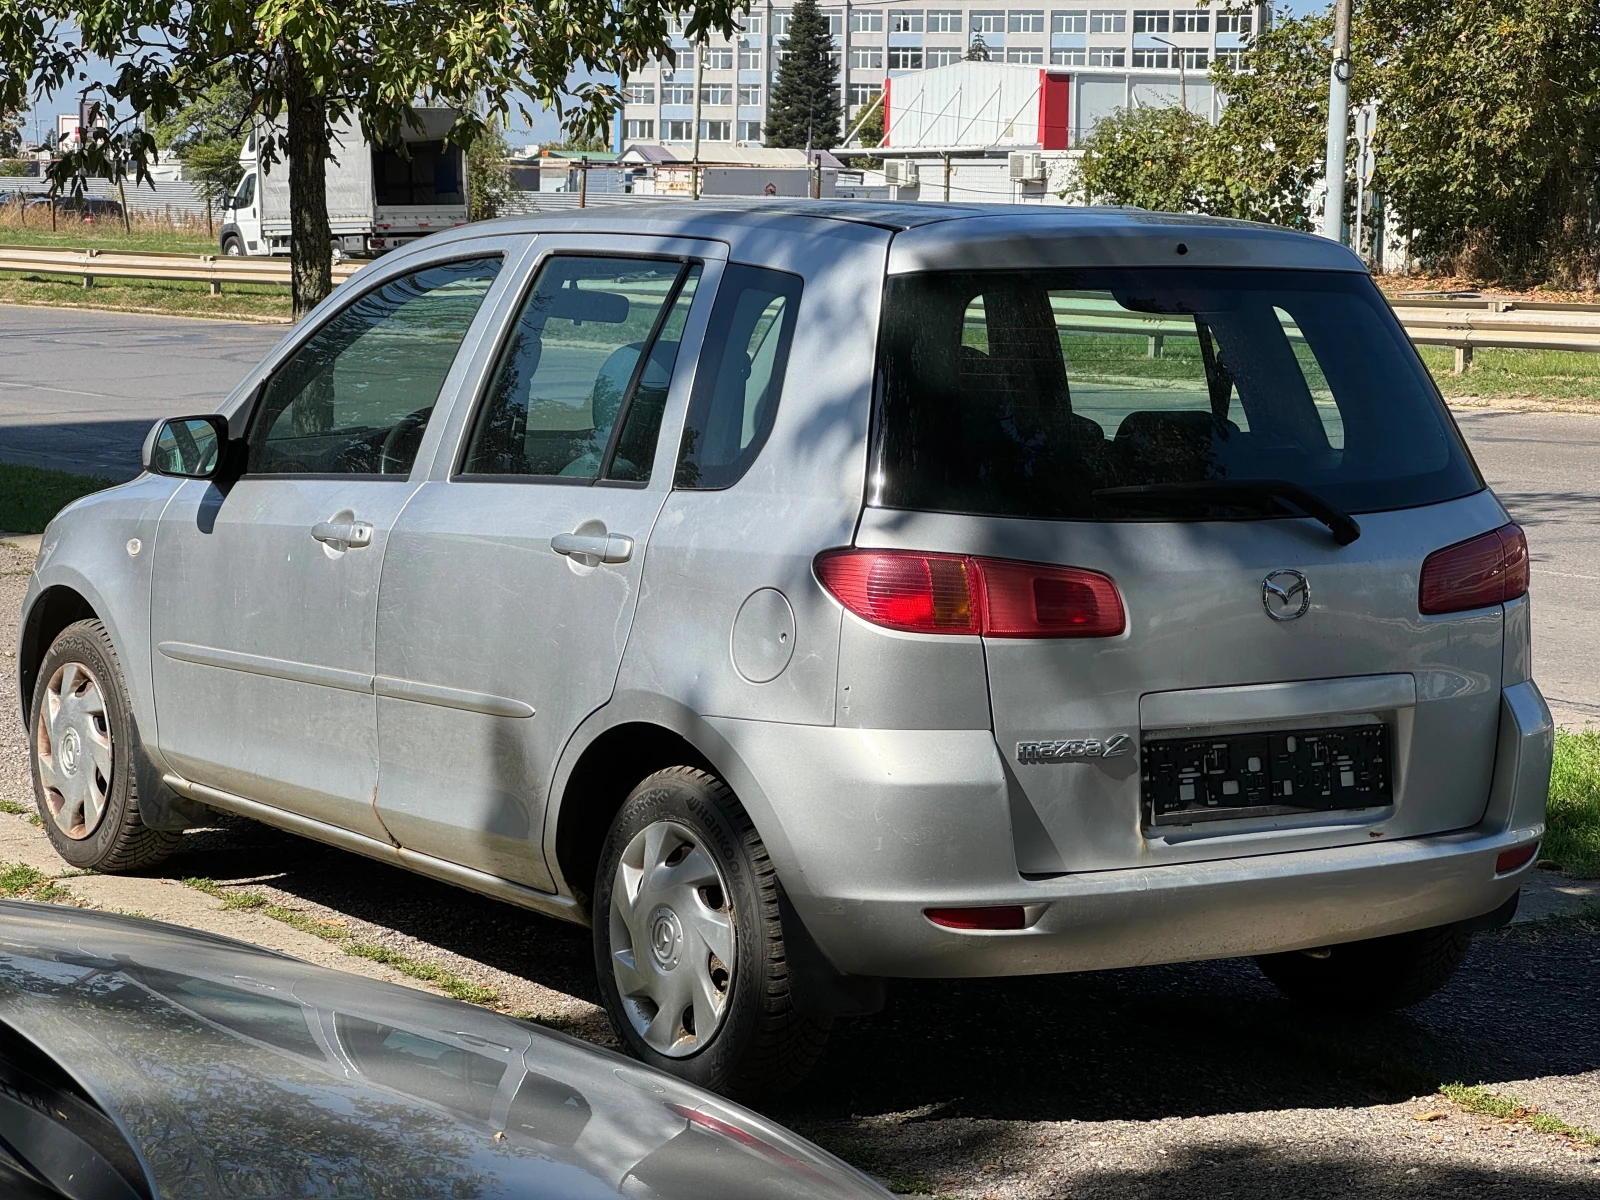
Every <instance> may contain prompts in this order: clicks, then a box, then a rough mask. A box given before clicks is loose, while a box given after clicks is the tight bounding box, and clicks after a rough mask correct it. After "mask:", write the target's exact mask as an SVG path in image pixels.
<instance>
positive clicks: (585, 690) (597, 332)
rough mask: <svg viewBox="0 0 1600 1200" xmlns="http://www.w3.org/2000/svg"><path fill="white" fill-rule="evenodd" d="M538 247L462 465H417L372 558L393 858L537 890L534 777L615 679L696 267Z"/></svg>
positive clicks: (382, 811)
mask: <svg viewBox="0 0 1600 1200" xmlns="http://www.w3.org/2000/svg"><path fill="white" fill-rule="evenodd" d="M538 247H539V248H541V249H546V248H547V249H548V250H549V251H551V253H548V254H546V255H545V256H544V257H543V258H542V259H541V260H540V262H539V264H538V268H537V269H538V271H539V274H538V276H537V279H536V280H535V282H534V284H533V285H532V286H531V287H530V290H529V294H528V297H527V299H526V300H525V302H524V304H523V306H522V308H521V309H520V310H519V312H518V314H517V316H516V318H515V319H514V321H513V322H512V324H511V326H510V327H509V329H508V332H507V334H506V337H505V340H504V344H503V346H502V347H501V348H499V350H498V351H497V352H496V354H495V355H493V356H485V362H484V367H483V375H484V378H485V379H486V381H487V382H486V386H485V388H484V390H483V398H482V401H481V404H482V408H481V411H480V412H477V413H475V414H474V415H473V416H472V417H471V419H470V420H469V421H468V422H466V423H463V425H462V427H461V429H460V431H459V438H458V444H460V445H462V447H463V449H462V456H461V466H462V472H461V473H460V474H459V475H456V476H455V477H454V478H450V477H448V476H445V477H441V476H442V475H445V472H443V471H440V470H439V468H438V466H437V465H436V468H435V471H434V478H432V479H430V481H429V482H428V483H426V484H425V485H424V486H423V487H422V488H421V489H420V490H419V491H418V492H417V494H416V496H415V497H414V498H413V499H412V500H411V501H410V503H408V504H407V506H406V508H405V510H404V512H403V513H402V514H401V516H400V518H399V520H398V522H397V523H396V526H395V529H394V531H393V534H392V536H391V539H390V542H389V547H388V550H387V552H386V556H385V561H384V573H383V588H382V594H381V597H380V603H379V612H378V639H377V679H378V685H377V687H378V699H377V720H378V731H379V744H380V758H381V767H380V778H379V786H378V801H377V808H378V813H379V815H380V816H381V818H382V820H383V822H384V824H385V826H386V827H387V828H388V830H389V832H390V833H391V834H392V835H393V836H394V838H395V839H396V840H398V841H399V842H400V843H401V844H402V845H404V846H406V847H408V848H410V849H415V850H418V851H421V852H423V853H427V854H432V855H436V856H438V857H440V858H444V859H447V860H449V861H452V862H457V863H461V864H463V865H465V866H470V867H473V868H476V869H478V870H483V871H487V872H490V873H492V874H495V875H498V876H501V877H503V878H506V879H511V880H514V881H516V882H519V883H524V884H528V885H530V886H534V887H549V886H551V875H550V872H549V870H548V869H547V867H546V865H545V861H544V856H543V853H542V831H543V821H544V812H545V803H546V798H547V793H548V789H549V786H550V779H551V776H552V775H553V773H554V770H555V766H556V762H557V760H558V758H559V756H560V754H561V751H562V749H563V747H564V746H565V745H566V743H567V740H568V738H569V737H570V736H571V734H572V731H573V730H574V729H576V728H577V726H578V725H579V723H581V722H582V720H583V719H584V718H585V717H586V716H588V715H589V714H590V713H591V712H593V711H594V710H595V709H597V708H599V707H600V706H601V705H603V704H604V703H606V701H607V700H608V699H609V698H610V696H611V693H612V689H613V687H614V685H615V681H616V674H617V669H618V665H619V664H620V662H621V660H622V654H623V650H624V648H625V646H626V644H627V639H628V632H629V628H630V626H631V623H632V620H633V612H634V607H635V604H636V602H637V598H638V590H639V578H640V574H641V572H642V568H643V560H644V552H645V545H646V542H647V539H648V537H649V534H650V529H651V526H652V525H653V524H654V522H655V519H656V515H657V513H658V512H659V511H660V508H661V505H662V502H663V501H664V499H665V497H666V495H667V492H668V488H669V486H670V483H671V466H670V463H671V461H672V457H673V452H674V451H675V450H676V445H677V442H676V436H677V430H678V428H679V427H680V426H681V424H682V411H683V405H684V403H685V397H686V395H687V392H686V390H685V389H686V388H687V387H688V386H689V384H690V383H691V382H692V374H693V365H694V362H695V358H696V353H697V350H698V346H699V341H700V337H701V327H702V326H703V325H704V321H705V312H706V309H707V306H708V303H709V299H708V297H709V294H710V292H711V291H712V290H713V288H714V284H715V276H716V274H717V266H716V264H715V263H714V262H703V261H695V262H693V263H691V262H689V261H687V260H686V259H685V258H683V257H681V256H683V255H685V254H686V253H687V252H688V249H687V248H686V247H685V245H684V244H683V243H680V242H677V241H676V240H675V239H635V238H621V237H619V238H604V239H599V238H559V237H558V238H540V239H539V242H538ZM705 249H706V248H705V247H704V246H703V245H700V246H699V248H698V249H696V250H695V253H696V254H697V255H699V254H702V253H704V251H705ZM580 251H587V252H590V253H589V254H588V255H583V254H580V253H579V252H580ZM595 251H602V252H604V251H610V252H611V253H612V254H620V253H628V252H632V253H634V254H675V255H678V256H680V257H675V258H673V259H661V260H657V261H651V260H648V259H631V260H630V259H627V258H623V259H620V260H619V259H618V258H615V257H610V258H608V257H605V256H604V255H603V253H602V254H601V255H599V256H595V255H594V254H593V252H595ZM491 360H492V361H491ZM662 430H665V431H666V432H665V433H661V432H660V431H662ZM658 434H659V436H658ZM441 453H442V454H443V453H447V451H441ZM447 466H448V464H447Z"/></svg>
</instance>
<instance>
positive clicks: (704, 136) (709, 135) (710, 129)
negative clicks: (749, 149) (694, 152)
mask: <svg viewBox="0 0 1600 1200" xmlns="http://www.w3.org/2000/svg"><path fill="white" fill-rule="evenodd" d="M700 140H701V141H702V142H731V141H733V122H732V121H701V122H700Z"/></svg>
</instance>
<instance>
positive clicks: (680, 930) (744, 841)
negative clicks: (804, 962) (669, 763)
mask: <svg viewBox="0 0 1600 1200" xmlns="http://www.w3.org/2000/svg"><path fill="white" fill-rule="evenodd" d="M593 918H594V954H595V968H596V971H597V973H598V975H599V981H600V993H601V996H602V998H603V999H604V1002H605V1007H606V1012H607V1014H608V1015H609V1016H610V1018H611V1024H612V1027H613V1028H614V1029H615V1030H616V1033H617V1038H618V1040H620V1041H621V1042H622V1044H623V1045H624V1046H625V1047H627V1049H628V1051H629V1052H630V1053H632V1054H633V1055H634V1056H635V1057H636V1058H639V1059H642V1060H643V1061H644V1062H646V1063H648V1064H650V1065H651V1066H653V1067H658V1068H660V1069H661V1070H664V1071H667V1072H669V1073H670V1074H673V1075H676V1076H678V1077H679V1078H680V1079H685V1080H688V1081H689V1082H691V1083H694V1084H698V1085H699V1086H701V1087H707V1088H712V1089H714V1090H716V1091H720V1092H724V1093H726V1094H728V1095H735V1096H740V1097H751V1096H755V1095H772V1094H775V1093H777V1092H780V1091H782V1090H784V1089H785V1088H787V1087H790V1086H792V1085H793V1084H795V1083H797V1082H799V1081H800V1080H801V1079H802V1078H804V1077H805V1075H806V1073H807V1072H809V1071H810V1069H811V1068H812V1066H813V1065H814V1064H815V1063H816V1061H817V1059H818V1057H819V1056H820V1055H821V1053H822V1048H823V1046H824V1045H825V1044H826V1042H827V1038H828V1032H829V1030H830V1029H831V1028H832V1021H831V1020H830V1019H828V1018H819V1017H809V1016H803V1015H801V1014H800V1013H799V1012H797V1011H796V1009H795V1007H794V1001H793V996H792V994H791V990H790V982H791V981H790V978H789V968H788V961H787V957H786V955H785V952H784V943H783V930H782V925H781V923H780V920H779V910H778V879H777V873H776V871H775V870H774V869H773V866H772V861H771V859H769V858H768V857H767V851H766V847H765V846H764V845H763V844H762V842H761V838H760V836H759V835H758V834H757V833H756V830H755V826H754V825H753V824H751V821H750V818H749V816H748V815H746V813H745V811H744V808H743V807H742V806H741V805H740V804H739V801H738V800H737V799H736V798H735V797H734V795H733V793H732V792H731V791H730V790H729V789H728V786H727V785H726V784H725V783H723V782H722V781H721V780H720V779H718V778H717V777H716V776H714V775H710V774H707V773H706V772H704V771H699V770H696V769H694V768H692V767H671V768H668V769H667V770H664V771H657V772H656V773H655V774H654V775H651V776H650V777H649V778H648V779H646V780H645V781H644V782H642V783H641V784H639V786H638V787H636V788H634V790H633V793H632V794H631V795H630V796H629V797H628V799H627V802H626V803H624V804H623V806H622V809H621V811H620V812H618V814H617V817H616V820H615V821H613V822H612V826H611V832H610V834H609V835H608V836H607V838H606V843H605V846H604V847H603V848H602V850H601V853H600V865H599V869H598V871H597V873H596V878H595V889H594V912H593Z"/></svg>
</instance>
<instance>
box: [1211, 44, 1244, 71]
mask: <svg viewBox="0 0 1600 1200" xmlns="http://www.w3.org/2000/svg"><path fill="white" fill-rule="evenodd" d="M1211 60H1212V61H1213V62H1219V63H1223V64H1224V65H1226V66H1229V67H1232V68H1233V69H1234V70H1235V71H1237V70H1238V69H1239V51H1238V50H1224V49H1220V48H1219V49H1218V50H1217V51H1216V53H1214V54H1213V55H1212V56H1211Z"/></svg>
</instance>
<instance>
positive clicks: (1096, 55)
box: [1089, 46, 1126, 67]
mask: <svg viewBox="0 0 1600 1200" xmlns="http://www.w3.org/2000/svg"><path fill="white" fill-rule="evenodd" d="M1089 65H1090V66H1091V67H1121V66H1125V65H1126V62H1125V59H1124V55H1123V52H1122V47H1121V46H1090V47H1089Z"/></svg>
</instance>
